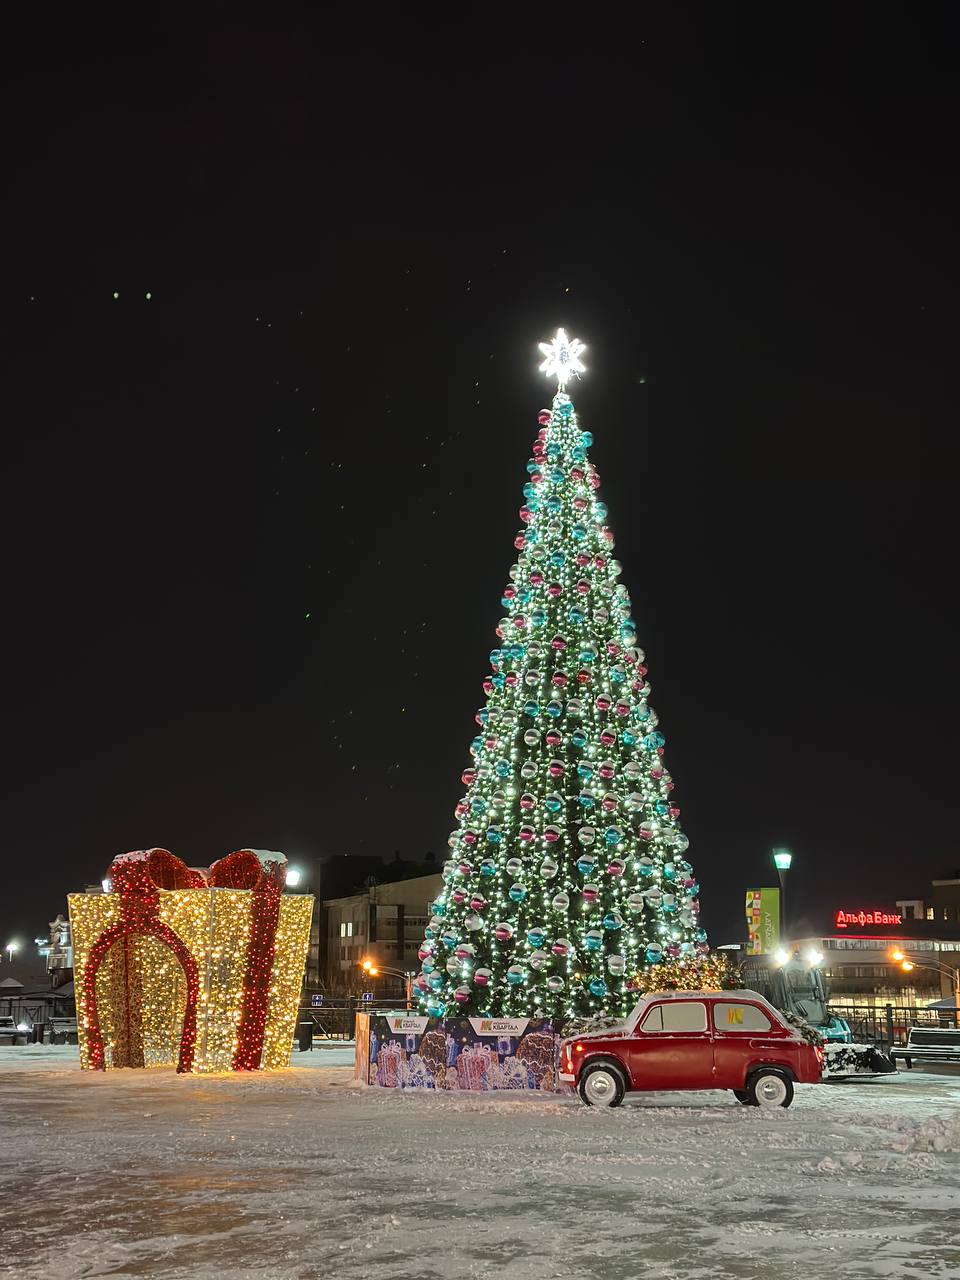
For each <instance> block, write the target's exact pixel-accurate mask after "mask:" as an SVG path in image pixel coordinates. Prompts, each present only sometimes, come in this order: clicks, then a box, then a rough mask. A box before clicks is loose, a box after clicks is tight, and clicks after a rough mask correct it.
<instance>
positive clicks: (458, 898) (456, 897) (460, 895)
mask: <svg viewBox="0 0 960 1280" xmlns="http://www.w3.org/2000/svg"><path fill="white" fill-rule="evenodd" d="M451 896H452V897H453V901H454V903H455V904H456V905H457V906H458V907H462V906H463V904H464V903H465V902H466V900H467V895H466V894H465V893H464V892H463V890H462V889H454V891H453V894H452V895H451Z"/></svg>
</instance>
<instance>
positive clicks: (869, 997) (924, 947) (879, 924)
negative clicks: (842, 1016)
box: [790, 899, 960, 1008]
mask: <svg viewBox="0 0 960 1280" xmlns="http://www.w3.org/2000/svg"><path fill="white" fill-rule="evenodd" d="M917 905H919V908H920V909H919V911H915V910H914V908H915V906H917ZM926 906H927V904H926V903H925V902H922V901H921V902H919V904H917V902H916V901H915V900H913V899H904V900H902V901H900V902H897V903H889V904H886V905H884V904H882V903H881V904H877V903H871V904H869V905H864V906H861V905H860V904H858V903H845V904H843V905H842V906H839V907H837V909H836V910H835V911H833V912H831V913H830V915H829V916H828V918H827V919H826V920H824V921H822V922H820V927H819V928H816V927H815V925H814V926H808V930H807V931H805V932H804V935H803V936H802V937H791V940H790V947H791V948H798V949H799V950H800V951H801V953H804V952H807V951H819V952H820V953H821V954H822V956H823V962H822V965H823V970H824V974H825V976H826V979H827V984H828V987H829V990H830V996H831V1000H832V1002H833V1003H835V1004H848V1005H856V1006H859V1007H865V1008H872V1007H880V1006H883V1005H885V1004H889V1003H897V1004H903V1005H918V1006H922V1005H926V1004H932V1003H933V1002H935V1001H940V1000H943V1001H946V1002H947V1003H948V1004H949V1003H950V1002H952V1001H953V999H954V998H955V992H956V988H957V981H958V979H957V973H958V969H960V921H958V920H956V919H954V920H953V921H951V920H949V919H943V918H933V917H928V916H927V913H926ZM895 952H897V953H902V954H903V955H904V956H905V957H906V958H907V959H908V960H909V961H910V962H911V963H912V964H913V966H914V967H913V968H912V969H911V970H909V972H904V970H903V969H902V967H901V963H900V962H899V961H897V960H894V959H893V955H894V953H895Z"/></svg>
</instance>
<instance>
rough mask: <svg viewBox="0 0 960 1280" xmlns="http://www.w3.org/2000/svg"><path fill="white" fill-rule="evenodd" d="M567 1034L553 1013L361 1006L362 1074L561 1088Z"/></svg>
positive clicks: (412, 1083) (379, 1081)
mask: <svg viewBox="0 0 960 1280" xmlns="http://www.w3.org/2000/svg"><path fill="white" fill-rule="evenodd" d="M559 1047H560V1037H559V1035H558V1034H557V1032H556V1029H555V1028H554V1025H553V1023H552V1022H551V1021H550V1020H549V1019H548V1018H429V1017H426V1016H424V1015H422V1014H421V1015H417V1014H410V1013H391V1014H364V1013H361V1014H358V1015H357V1056H356V1070H355V1075H356V1078H357V1079H358V1080H362V1081H363V1082H364V1083H365V1084H372V1085H379V1086H380V1087H381V1088H386V1089H448V1090H450V1089H472V1090H481V1091H483V1092H487V1091H490V1090H496V1089H535V1090H539V1091H541V1092H547V1093H552V1092H555V1091H556V1089H557V1087H558V1085H557V1054H558V1051H559Z"/></svg>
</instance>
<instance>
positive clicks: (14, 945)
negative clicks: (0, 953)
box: [4, 939, 20, 963]
mask: <svg viewBox="0 0 960 1280" xmlns="http://www.w3.org/2000/svg"><path fill="white" fill-rule="evenodd" d="M19 950H20V943H19V942H17V941H16V940H13V939H12V940H11V941H10V942H8V943H7V945H6V946H5V947H4V951H6V953H7V959H8V960H9V961H10V962H11V963H13V953H14V952H15V951H19Z"/></svg>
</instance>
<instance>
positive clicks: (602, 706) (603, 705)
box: [594, 693, 612, 711]
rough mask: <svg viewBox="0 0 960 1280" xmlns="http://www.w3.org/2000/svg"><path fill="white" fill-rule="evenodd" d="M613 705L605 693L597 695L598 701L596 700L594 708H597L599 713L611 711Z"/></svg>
mask: <svg viewBox="0 0 960 1280" xmlns="http://www.w3.org/2000/svg"><path fill="white" fill-rule="evenodd" d="M611 705H612V704H611V702H610V699H609V698H608V697H607V695H606V694H605V693H601V694H598V695H597V699H596V702H595V703H594V706H595V707H596V708H597V710H598V711H609V710H610V707H611Z"/></svg>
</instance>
